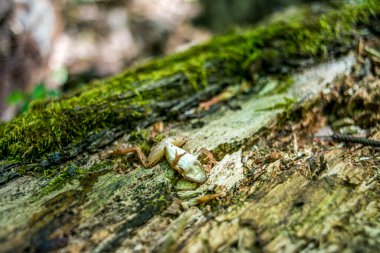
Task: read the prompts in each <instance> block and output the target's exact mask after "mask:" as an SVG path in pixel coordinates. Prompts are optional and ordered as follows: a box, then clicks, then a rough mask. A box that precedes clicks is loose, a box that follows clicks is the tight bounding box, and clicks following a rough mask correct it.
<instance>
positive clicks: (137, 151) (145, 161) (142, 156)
mask: <svg viewBox="0 0 380 253" xmlns="http://www.w3.org/2000/svg"><path fill="white" fill-rule="evenodd" d="M128 153H135V154H136V155H137V157H138V158H139V160H140V162H141V163H142V164H143V165H144V167H146V168H149V167H152V166H153V165H154V164H151V163H149V162H148V159H147V158H146V156H145V154H144V153H143V152H142V150H141V148H140V147H131V148H119V149H116V150H114V151H112V152H111V153H109V155H112V156H113V155H125V154H128Z"/></svg>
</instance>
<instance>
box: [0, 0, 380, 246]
mask: <svg viewBox="0 0 380 253" xmlns="http://www.w3.org/2000/svg"><path fill="white" fill-rule="evenodd" d="M374 3H378V1H375V2H366V4H369V5H366V6H367V7H368V6H372V8H369V9H366V8H364V7H363V6H361V5H359V6H354V7H352V6H351V5H348V6H346V5H343V6H342V11H343V12H345V10H346V11H347V9H345V8H349V9H350V11H353V10H355V9H356V8H358V9H359V10H360V12H361V11H363V9H362V8H364V10H367V11H368V10H371V11H370V13H371V14H370V15H369V16H368V15H367V16H366V15H364V16H366V17H367V18H366V19H363V20H362V21H361V22H360V23H361V24H360V26H356V25H354V26H350V28H349V29H348V30H347V31H348V32H347V34H349V35H348V36H358V37H357V38H355V39H356V41H351V42H350V43H349V45H351V46H350V47H347V48H346V49H345V50H344V52H348V51H351V52H357V48H356V44H357V43H358V42H359V41H360V40H362V42H363V41H364V42H363V43H366V44H367V45H368V46H369V47H374V48H376V45H380V41H379V38H378V37H377V35H376V34H377V33H376V29H377V28H376V27H378V26H379V21H378V19H375V18H374V16H373V15H374V13H375V14H376V13H379V12H380V10H379V8H378V7H377V6H379V5H373V4H374ZM371 4H372V5H371ZM373 6H376V8H375V7H373ZM337 13H339V11H332V12H331V13H330V14H329V13H327V14H325V15H327V16H328V15H337ZM342 15H343V14H342ZM352 15H354V14H352ZM317 20H319V22H320V23H322V24H323V22H322V21H321V20H324V19H317ZM338 23H339V22H338ZM297 24H299V25H300V24H301V23H297ZM339 24H341V23H339ZM308 25H310V24H308ZM313 25H316V24H315V23H313ZM313 25H312V26H313ZM260 29H265V28H260ZM295 29H296V28H295ZM297 29H302V27H301V26H300V27H297ZM337 29H338V28H337ZM339 29H340V28H339ZM351 29H353V30H352V31H351ZM363 31H365V33H364V32H363ZM277 32H278V31H277ZM250 33H255V30H253V31H251V32H250ZM345 33H346V32H345ZM340 35H342V34H340ZM237 36H239V35H237ZM342 36H343V37H344V35H342ZM266 38H273V37H271V36H269V37H266ZM338 38H339V36H338ZM287 39H289V38H287ZM217 40H222V39H220V38H219V39H217ZM231 41H233V39H229V41H228V43H232V42H231ZM211 43H212V42H211ZM276 43H280V42H279V41H277V42H273V41H268V42H267V44H276ZM330 43H331V44H330ZM337 44H339V43H337ZM343 44H344V43H343ZM326 45H327V47H328V50H331V52H332V51H334V49H333V48H334V45H336V42H331V41H329V42H328V43H327V44H326ZM338 48H340V49H341V48H342V47H338ZM201 49H202V47H200V48H198V49H197V48H196V49H195V50H194V51H192V52H191V54H195V55H196V53H197V52H199V51H200V52H202V50H201ZM229 49H231V48H229ZM335 49H336V48H335ZM197 50H199V51H197ZM374 50H375V49H374ZM301 51H302V50H301ZM266 52H267V53H268V51H266ZM329 52H330V51H329ZM186 54H187V53H184V55H186ZM189 54H190V53H189ZM333 55H335V56H337V55H336V54H333ZM312 56H315V57H317V56H316V55H313V54H312ZM175 57H178V58H177V60H179V61H180V60H181V59H182V60H183V58H181V57H184V56H183V55H182V56H181V57H180V56H175ZM189 57H191V55H189ZM294 57H295V58H297V57H296V56H295V54H294ZM374 57H376V56H373V54H369V53H365V52H358V54H352V53H351V54H350V53H347V54H344V55H341V57H334V59H333V60H331V61H325V62H324V63H323V64H320V65H316V64H315V63H316V62H317V61H311V62H313V63H314V64H311V65H313V66H310V67H303V68H300V67H299V66H298V68H293V69H292V73H291V74H290V73H289V74H287V75H286V76H283V75H279V73H278V72H277V73H276V74H268V73H265V71H264V70H262V72H261V76H260V77H257V78H250V79H246V77H247V74H243V75H242V76H241V75H236V73H235V74H231V73H230V74H226V73H225V72H223V74H221V75H220V76H219V77H218V78H216V79H215V80H216V81H211V79H210V78H208V79H207V80H208V82H209V83H208V85H207V86H205V87H203V88H199V90H197V92H193V91H192V90H191V88H189V87H190V86H191V84H190V82H189V83H188V85H190V86H188V85H187V84H185V83H186V82H188V78H187V77H186V75H184V74H178V73H176V74H174V75H171V76H169V77H165V78H168V79H164V81H162V79H160V81H157V80H154V81H146V80H145V81H144V80H139V82H140V83H139V84H136V86H134V87H133V90H128V89H129V88H128V89H126V90H123V92H120V90H118V92H117V94H116V93H112V94H111V95H109V94H106V95H104V97H103V98H105V100H102V101H101V100H96V101H95V102H94V103H90V107H88V104H86V103H84V102H83V101H82V102H81V101H77V102H78V103H79V104H78V105H77V106H76V107H73V108H67V112H69V113H70V115H72V116H73V115H74V116H75V117H76V116H77V115H75V113H78V114H82V113H84V114H87V113H89V111H88V108H91V110H92V112H94V113H101V112H103V110H106V108H107V107H108V106H111V107H112V108H113V109H112V113H111V114H108V116H107V117H111V115H112V117H113V116H115V115H116V117H117V115H118V113H119V110H120V111H122V112H120V113H121V114H120V115H119V116H120V118H119V119H117V120H115V121H112V120H111V121H112V122H111V123H110V126H107V123H108V122H102V121H101V119H110V118H107V117H105V118H101V119H96V120H95V121H91V124H93V123H95V122H98V123H99V122H100V123H102V124H103V125H102V126H101V127H99V128H96V129H97V131H94V129H92V130H91V131H88V132H87V133H86V134H83V135H82V134H79V135H77V136H76V137H77V139H76V140H75V141H73V142H72V141H67V142H65V144H64V145H63V144H62V146H61V147H59V148H58V147H57V151H54V152H53V153H51V152H50V151H52V150H54V149H53V148H51V149H49V150H48V151H49V152H48V151H47V153H46V154H45V153H43V152H42V153H41V154H43V155H44V156H45V157H44V158H43V159H42V158H40V157H38V156H36V157H38V158H36V157H34V158H33V159H36V160H33V159H31V160H32V161H34V164H33V163H30V161H31V160H28V167H27V168H25V167H23V166H20V165H19V164H16V165H10V164H12V163H16V162H17V161H10V160H9V158H11V157H12V156H11V152H10V151H4V150H7V148H8V146H7V147H5V146H2V148H3V152H5V154H6V155H7V161H6V162H3V165H2V167H1V170H7V173H11V172H12V170H14V169H16V170H18V171H16V172H17V173H18V174H20V175H21V174H22V173H24V174H26V175H22V176H20V177H18V178H13V179H12V180H7V181H3V185H1V186H0V196H1V198H0V252H22V251H28V252H52V251H63V252H79V251H84V252H111V251H112V252H203V251H208V252H254V251H263V252H279V251H283V252H300V251H303V252H359V251H360V252H375V251H376V250H377V249H379V248H380V237H379V229H380V223H379V220H380V212H379V207H380V206H379V197H380V182H379V168H380V159H379V151H378V149H375V148H370V147H363V146H361V145H357V146H343V145H340V144H338V143H334V142H321V141H320V140H315V139H313V134H314V133H315V132H316V131H317V130H318V129H320V128H321V127H322V126H325V125H328V124H330V123H331V122H334V121H337V120H340V119H344V118H345V117H349V118H351V119H352V121H353V122H354V123H355V126H356V127H357V128H358V127H362V128H366V129H367V130H368V131H369V132H370V134H371V137H372V138H373V139H377V140H379V139H380V129H379V127H378V126H379V122H380V117H379V109H380V104H379V103H380V100H378V99H377V98H378V97H379V95H380V94H379V91H380V80H379V72H376V71H377V70H376V68H379V67H380V66H379V64H378V62H379V61H376V59H375V58H374ZM266 60H267V59H266V58H265V57H264V56H263V58H262V59H261V60H260V61H261V62H265V61H266ZM289 61H291V59H290V58H289V59H287V60H280V61H279V62H277V63H276V64H274V65H273V66H275V68H278V69H280V68H281V64H282V63H284V62H285V63H286V62H289ZM318 61H319V60H318ZM368 62H369V63H368ZM226 64H227V63H226ZM228 64H236V62H235V61H233V62H232V63H231V62H229V63H228ZM277 64H278V65H277ZM368 64H371V67H370V68H368ZM307 65H308V64H307ZM152 66H154V63H152ZM246 67H247V66H246ZM250 67H252V68H254V67H255V66H254V64H251V65H250ZM256 67H257V66H256ZM154 69H156V70H157V68H153V70H152V73H153V72H154ZM246 70H247V69H246ZM136 71H137V72H138V71H142V70H141V69H140V70H139V69H137V70H136ZM215 73H216V72H215ZM126 75H128V73H127V74H126ZM224 75H225V78H226V79H224V77H223V76H224ZM211 76H214V75H211ZM145 77H147V76H145ZM120 78H121V77H117V78H116V79H110V80H109V82H105V83H103V84H102V83H97V84H94V87H92V88H93V89H95V93H96V94H98V95H99V96H102V94H101V93H100V90H102V87H103V86H102V85H104V86H106V87H108V86H110V87H108V88H109V89H111V87H112V82H113V81H115V80H122V79H120ZM229 78H232V79H229ZM236 78H237V79H236ZM169 79H170V80H171V81H170V82H167V80H169ZM238 79H242V80H244V82H253V81H254V82H255V85H256V87H259V86H260V82H261V83H263V84H264V85H261V86H262V87H263V88H262V89H258V90H257V91H256V92H255V93H253V92H252V91H251V92H248V93H246V94H244V93H239V92H238V93H236V94H235V96H234V97H233V99H231V103H234V104H237V105H239V107H240V109H238V110H231V109H229V108H228V107H226V106H222V107H221V109H220V110H218V111H216V112H213V113H210V114H206V115H205V116H204V117H202V118H195V119H191V120H189V118H187V121H185V122H182V121H179V120H178V119H176V117H172V116H173V115H183V114H184V113H185V114H186V113H188V111H189V110H193V109H194V107H196V106H197V103H198V102H199V101H204V100H206V99H207V98H209V96H213V95H215V93H218V92H220V91H221V90H222V89H223V88H224V87H225V85H228V86H231V85H237V88H236V89H234V90H237V91H238V90H239V86H240V85H241V83H240V82H236V80H238ZM112 80H113V81H112ZM226 80H227V81H226ZM144 82H145V84H146V85H145V84H144V85H140V84H141V83H144ZM118 85H121V86H122V84H120V83H119V84H118ZM197 85H199V86H201V84H200V83H197ZM132 86H133V85H132ZM183 86H185V87H187V88H186V89H188V90H187V91H186V92H185V91H184V90H183V89H185V88H184V87H183ZM162 87H165V89H169V90H171V89H172V88H173V89H174V90H176V89H178V92H180V93H184V96H183V97H180V99H177V98H176V96H177V95H178V93H175V92H173V93H169V94H167V95H168V97H165V96H164V95H162V97H161V96H160V97H159V98H158V99H156V100H154V99H153V98H152V97H150V96H151V95H152V94H153V93H150V92H152V91H153V90H154V91H157V89H162ZM271 87H272V88H271ZM87 88H89V89H91V88H90V87H87ZM87 88H85V89H84V90H82V91H79V92H78V93H77V94H75V95H73V94H72V95H70V96H68V97H67V98H63V99H62V101H61V102H59V101H58V102H57V103H52V104H50V103H47V104H43V103H40V104H36V105H35V106H36V107H38V106H40V107H41V108H42V109H41V110H42V112H44V113H45V114H44V116H46V115H50V114H49V113H53V111H51V109H52V108H53V107H54V106H58V105H64V104H65V103H66V102H67V101H71V102H70V103H74V101H76V97H81V98H82V99H84V98H86V95H84V94H86V89H87ZM108 88H106V90H108ZM254 88H255V87H253V88H252V89H254ZM97 89H98V90H97ZM92 92H94V90H92ZM98 92H99V93H98ZM347 94H350V96H348V95H347ZM138 96H142V97H143V98H144V99H142V100H141V101H144V104H143V107H142V108H143V109H142V110H147V112H149V114H147V115H152V117H149V116H147V115H145V114H139V110H140V108H136V110H135V111H134V110H130V111H128V110H129V109H130V108H131V107H129V106H136V104H133V103H132V104H131V105H130V104H125V103H128V102H129V101H131V100H129V99H131V98H133V99H132V100H133V101H135V102H136V103H137V101H140V100H134V99H136V98H137V97H138ZM65 101H66V102H65ZM147 101H148V102H147ZM87 102H88V101H87ZM106 102H107V103H108V102H109V103H110V104H107V103H106ZM154 102H156V103H154ZM145 105H148V107H145ZM91 106H93V107H91ZM58 107H59V106H58ZM126 108H127V109H126ZM147 108H148V109H147ZM171 108H175V110H173V109H171ZM61 109H62V108H60V110H61ZM36 110H37V109H36ZM127 111H128V113H131V115H132V116H131V117H132V118H133V120H136V122H134V123H133V124H129V123H127V124H126V126H125V128H126V129H128V130H127V131H125V130H124V129H123V127H121V126H120V124H121V122H124V121H123V119H125V116H126V115H129V114H127V113H126V112H127ZM113 113H115V114H113ZM124 113H126V114H124ZM144 113H145V112H144ZM53 114H54V113H53ZM167 114H168V115H170V116H166V115H167ZM58 115H61V114H60V113H58ZM29 117H31V114H29V116H25V117H24V120H26V122H25V123H24V125H23V127H27V126H28V124H30V125H33V122H29V121H27V120H31V118H29ZM32 118H33V117H32ZM53 118H54V117H53ZM184 118H186V117H184ZM190 118H191V117H190ZM91 119H94V118H91ZM157 119H168V120H170V121H169V122H168V123H170V124H171V125H168V124H167V125H166V126H167V127H170V128H171V134H181V135H186V136H188V137H189V138H190V140H189V142H188V143H187V144H186V145H185V147H184V148H185V149H186V150H188V151H189V152H191V153H197V152H198V151H199V150H200V149H201V148H202V147H205V148H207V149H208V150H210V151H211V152H212V153H213V154H214V156H215V157H216V158H218V164H217V165H215V166H214V168H213V169H212V170H211V171H210V173H209V175H208V180H207V182H206V183H204V184H202V185H194V184H191V183H189V182H186V181H184V180H182V179H181V177H180V176H179V175H178V173H176V172H175V171H174V170H172V169H171V168H170V167H169V165H168V164H167V162H162V163H160V164H158V165H156V166H155V167H154V168H152V169H144V168H142V167H141V166H137V168H135V167H136V166H134V165H133V161H136V160H134V158H133V157H108V158H107V157H106V156H105V155H104V154H106V153H107V152H108V151H109V150H110V149H114V148H116V147H117V145H120V144H125V145H131V144H140V142H142V144H144V145H146V144H147V143H148V142H147V141H146V138H147V135H149V134H150V131H146V130H137V129H134V127H136V126H140V127H141V128H147V127H148V125H149V124H151V123H153V121H154V120H157ZM37 120H38V119H37ZM118 120H120V121H118ZM200 121H202V122H201V123H200ZM19 123H20V119H18V120H16V121H15V122H12V123H11V125H9V126H7V127H8V128H7V127H6V128H5V129H10V126H12V127H17V124H19ZM66 123H67V122H66ZM75 126H76V125H75ZM3 129H4V128H3ZM109 129H113V130H112V131H109ZM131 129H133V130H131ZM24 130H25V131H29V130H26V129H25V128H24ZM24 130H23V131H24ZM20 131H21V130H20ZM33 131H34V130H33ZM33 131H32V132H33ZM95 132H96V133H97V134H95ZM16 133H18V132H17V131H15V132H13V134H16ZM41 136H44V135H43V133H41ZM17 138H21V137H20V136H17V134H16V136H15V137H14V139H12V138H6V140H5V141H3V142H2V145H9V143H11V142H12V141H15V140H16V139H17ZM115 139H117V141H116V143H114V140H115ZM78 143H79V144H78ZM110 143H113V145H110ZM71 145H72V146H71ZM75 145H82V146H83V148H76V146H75ZM33 152H34V151H33ZM38 152H40V151H38ZM38 152H37V150H36V153H33V154H34V155H36V154H40V153H38ZM49 154H50V155H49ZM54 154H55V155H61V154H67V155H66V156H64V157H65V159H61V158H59V159H58V158H57V157H56V156H54ZM8 155H9V156H8ZM21 162H24V161H21ZM24 163H26V162H24ZM41 163H42V164H41ZM44 163H45V164H44ZM22 169H23V171H22ZM27 173H29V175H28V174H27ZM39 173H40V174H42V173H45V175H40V174H39ZM49 173H51V174H49ZM33 174H34V175H33ZM184 189H186V191H184ZM207 194H213V195H209V197H207ZM200 196H204V197H203V198H201V199H199V197H200ZM210 196H211V197H210ZM217 196H219V197H217ZM215 197H217V198H215ZM199 202H202V203H199ZM197 203H199V205H195V204H197Z"/></svg>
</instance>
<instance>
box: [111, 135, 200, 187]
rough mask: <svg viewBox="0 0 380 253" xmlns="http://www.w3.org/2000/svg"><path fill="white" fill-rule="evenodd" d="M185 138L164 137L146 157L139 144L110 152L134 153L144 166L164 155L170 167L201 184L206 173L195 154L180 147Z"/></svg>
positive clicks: (151, 164) (157, 160)
mask: <svg viewBox="0 0 380 253" xmlns="http://www.w3.org/2000/svg"><path fill="white" fill-rule="evenodd" d="M187 140H188V138H187V137H185V136H171V137H166V138H165V139H163V140H162V141H160V142H158V143H157V144H156V145H155V146H153V148H152V150H151V152H150V153H149V155H148V157H146V155H145V154H144V152H143V151H142V150H141V148H140V147H139V146H134V147H130V148H122V149H118V150H115V151H113V152H112V153H111V154H112V155H122V154H128V153H135V154H136V155H137V157H138V159H139V160H140V162H141V163H142V165H143V166H144V167H146V168H151V167H153V166H154V165H156V164H157V163H159V162H160V161H162V160H163V158H164V157H165V158H166V160H167V161H168V163H169V165H170V167H171V168H173V169H175V170H176V171H178V172H179V173H180V174H181V175H182V176H183V177H184V178H185V179H187V180H189V181H191V182H194V183H197V184H203V183H205V182H206V180H207V175H206V171H205V169H204V168H203V166H202V164H201V163H200V162H199V161H198V159H197V157H196V156H194V155H193V154H190V153H189V152H187V151H185V150H184V149H182V148H181V147H182V146H183V145H184V144H185V143H186V142H187Z"/></svg>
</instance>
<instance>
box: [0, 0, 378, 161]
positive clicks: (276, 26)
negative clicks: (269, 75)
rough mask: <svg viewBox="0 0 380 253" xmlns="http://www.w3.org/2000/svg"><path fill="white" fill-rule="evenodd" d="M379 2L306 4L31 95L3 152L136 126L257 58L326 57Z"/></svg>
mask: <svg viewBox="0 0 380 253" xmlns="http://www.w3.org/2000/svg"><path fill="white" fill-rule="evenodd" d="M379 6H380V4H379V1H377V0H376V1H364V2H363V3H361V4H358V5H351V4H347V3H346V4H342V5H341V6H340V9H339V10H330V11H329V12H326V13H325V14H323V15H321V16H318V15H316V14H314V13H311V11H310V10H304V11H303V13H304V14H303V15H298V16H295V17H293V18H289V19H288V20H287V21H286V22H284V21H278V22H274V23H271V24H270V25H266V26H259V27H256V28H254V29H250V30H246V31H244V32H241V33H238V34H230V35H226V36H221V37H217V38H215V39H213V40H212V41H210V42H208V43H205V44H203V45H199V46H196V47H193V48H192V49H190V50H188V51H185V52H182V53H178V54H174V55H171V56H168V57H165V58H162V59H157V60H153V61H151V62H149V63H147V64H145V65H142V66H139V67H137V68H134V69H130V70H127V71H125V72H124V73H122V74H120V75H117V76H115V77H112V78H109V79H107V80H100V81H96V82H94V83H91V84H89V85H87V86H84V87H82V88H81V89H79V90H77V91H76V92H73V93H71V94H66V95H64V97H63V98H61V99H55V100H51V101H49V102H46V101H45V102H44V101H42V102H37V103H33V104H32V106H31V109H30V111H29V112H27V113H25V114H24V115H22V116H19V117H17V118H15V119H14V120H13V121H11V122H9V123H7V124H6V125H2V126H1V127H0V134H1V139H0V156H2V157H7V158H16V159H19V160H23V161H35V160H40V159H41V157H42V156H43V155H44V154H47V153H50V152H54V151H57V150H60V149H61V148H63V147H65V146H67V145H69V144H72V143H76V142H79V141H81V140H82V139H83V138H86V137H87V136H89V135H91V134H94V133H97V132H99V131H102V130H104V129H109V128H112V127H116V126H121V125H122V126H123V127H124V128H125V129H126V130H131V129H133V128H135V127H136V126H138V125H139V124H140V123H141V122H142V121H144V120H145V119H147V118H148V117H149V115H152V113H153V114H155V115H163V114H165V112H162V111H161V110H160V109H159V108H158V109H157V106H155V105H156V103H157V102H164V101H169V100H177V101H181V99H184V98H186V97H188V96H191V95H192V94H193V93H194V92H197V91H199V90H202V89H204V88H205V87H206V86H207V85H208V84H209V83H210V82H213V83H215V82H216V83H225V82H226V81H225V80H228V79H230V78H231V77H234V78H240V79H241V78H249V76H250V75H251V74H252V73H250V70H252V66H254V65H257V64H258V65H259V66H258V70H257V71H261V72H265V71H266V70H267V69H276V68H277V69H281V67H282V66H284V65H287V61H289V60H290V59H293V60H294V59H296V60H297V59H303V58H311V57H312V58H313V59H317V60H318V59H319V60H323V59H326V58H327V57H330V55H331V56H333V55H334V54H335V53H336V51H334V49H336V48H337V47H339V46H341V47H342V48H346V46H347V45H352V44H354V43H356V41H355V40H354V39H353V35H354V34H355V31H356V29H355V25H356V24H358V23H367V22H369V20H370V17H371V15H373V14H378V13H379V12H380V7H379ZM306 15H307V17H308V18H307V20H306V21H304V17H305V16H306ZM338 51H339V50H338ZM338 53H341V51H340V52H338ZM288 65H290V64H288Z"/></svg>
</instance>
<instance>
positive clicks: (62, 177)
mask: <svg viewBox="0 0 380 253" xmlns="http://www.w3.org/2000/svg"><path fill="white" fill-rule="evenodd" d="M110 165H111V163H110V162H109V161H104V162H98V163H96V164H94V165H93V166H91V167H90V168H80V167H78V166H75V165H73V164H71V165H69V166H67V167H66V168H65V169H63V171H61V172H60V173H59V174H58V175H57V173H55V175H52V174H50V175H47V174H45V176H46V177H49V176H50V177H52V176H53V178H52V179H51V180H50V181H49V183H48V184H47V185H46V186H45V188H44V189H43V191H42V196H45V195H48V194H49V193H51V192H53V191H57V190H60V189H62V188H63V187H64V186H65V185H66V184H67V183H72V182H73V181H74V180H80V179H82V178H87V177H88V175H89V173H94V172H98V171H100V170H107V168H109V167H110ZM45 171H50V172H51V173H53V171H52V170H45ZM45 171H44V172H45Z"/></svg>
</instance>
